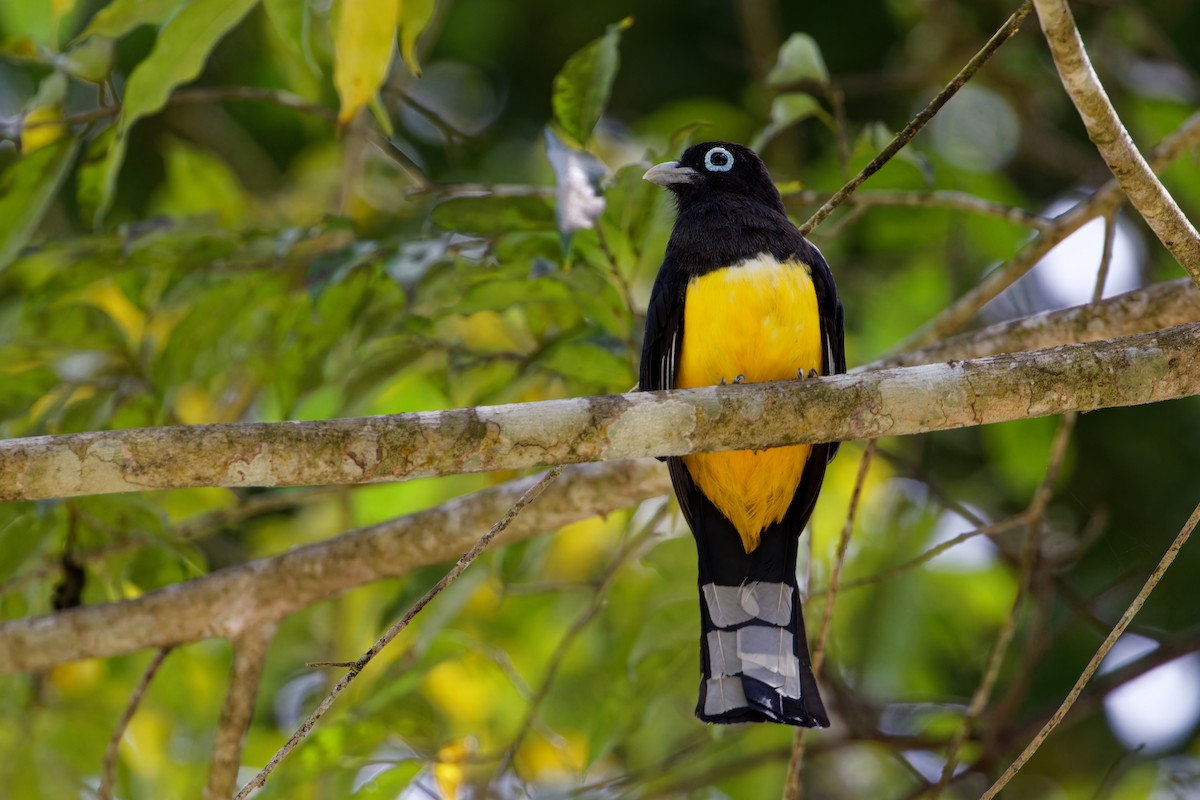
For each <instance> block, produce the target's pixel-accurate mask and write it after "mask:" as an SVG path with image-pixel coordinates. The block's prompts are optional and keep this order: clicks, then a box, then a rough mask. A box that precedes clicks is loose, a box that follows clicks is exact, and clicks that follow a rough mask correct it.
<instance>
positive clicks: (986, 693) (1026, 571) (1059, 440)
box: [929, 415, 1075, 800]
mask: <svg viewBox="0 0 1200 800" xmlns="http://www.w3.org/2000/svg"><path fill="white" fill-rule="evenodd" d="M1074 422H1075V420H1074V417H1073V416H1071V415H1068V416H1067V417H1066V418H1064V419H1063V423H1062V425H1061V426H1059V430H1058V434H1057V435H1056V436H1055V440H1054V442H1053V443H1051V446H1050V457H1049V460H1048V462H1047V465H1046V475H1045V477H1044V478H1043V480H1042V483H1041V484H1040V485H1039V486H1038V489H1037V491H1035V492H1034V495H1033V499H1032V500H1031V502H1030V504H1029V510H1028V511H1027V512H1026V514H1025V520H1024V521H1025V524H1026V526H1027V529H1026V533H1025V542H1024V544H1023V545H1022V547H1021V562H1020V584H1019V585H1018V587H1017V594H1016V596H1015V597H1014V598H1013V603H1012V606H1011V608H1010V609H1009V612H1008V616H1007V617H1005V619H1004V622H1003V623H1002V624H1001V626H1000V631H999V632H998V633H997V635H996V643H995V645H994V646H993V647H992V653H991V656H990V657H989V658H988V663H987V666H986V668H985V669H984V672H983V677H982V678H981V679H980V681H979V685H978V686H977V687H976V689H975V694H974V695H972V697H971V702H970V704H969V705H968V706H967V713H966V714H964V715H963V719H962V722H961V723H959V727H958V730H957V731H956V732H955V735H954V738H953V739H952V740H951V742H950V747H949V748H948V750H947V753H946V763H945V764H944V765H943V768H942V774H941V776H940V777H939V778H938V781H937V783H936V784H934V786H933V788H932V790H931V792H930V795H929V796H930V800H937V798H938V797H940V796H941V794H942V791H944V790H945V788H946V786H948V785H949V783H950V779H951V778H952V777H953V776H954V772H955V769H956V768H957V767H958V758H959V753H960V752H961V750H962V746H963V744H964V743H965V742H966V740H967V737H968V736H970V734H971V729H972V727H973V726H974V724H975V722H976V721H977V720H978V719H979V718H980V717H981V716H982V715H983V712H984V709H985V708H986V707H987V703H988V700H989V698H990V697H991V694H992V689H993V688H994V687H995V685H996V681H997V680H999V678H1000V668H1001V667H1002V666H1003V664H1004V657H1005V655H1007V653H1008V648H1009V645H1010V644H1012V639H1013V635H1014V634H1015V633H1016V629H1017V618H1018V616H1019V615H1020V612H1021V606H1022V605H1023V604H1024V602H1025V597H1026V595H1028V593H1029V590H1030V587H1031V586H1032V585H1033V576H1034V569H1035V565H1036V563H1037V559H1036V555H1037V543H1038V532H1039V530H1040V529H1041V522H1042V515H1043V514H1045V511H1046V507H1047V506H1048V504H1049V502H1050V497H1051V496H1052V494H1053V491H1054V484H1055V482H1056V481H1057V480H1058V470H1059V467H1060V465H1061V464H1062V459H1063V454H1064V453H1065V451H1066V446H1067V442H1068V441H1069V440H1070V436H1071V431H1072V430H1073V429H1074V427H1075V425H1074Z"/></svg>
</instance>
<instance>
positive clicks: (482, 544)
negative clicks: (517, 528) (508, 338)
mask: <svg viewBox="0 0 1200 800" xmlns="http://www.w3.org/2000/svg"><path fill="white" fill-rule="evenodd" d="M561 472H562V467H561V466H557V467H554V468H553V469H551V470H548V471H547V472H546V474H545V475H543V476H542V477H541V479H540V480H539V481H538V482H537V483H535V484H534V485H533V486H531V487H529V489H528V491H526V492H525V494H523V495H521V499H520V500H518V501H517V502H516V503H514V504H513V506H512V508H510V509H509V510H508V513H507V514H505V515H504V518H503V519H501V520H500V521H498V522H497V523H496V524H495V525H493V526H492V527H491V529H490V530H489V531H488V532H487V533H485V534H484V535H483V536H481V537H480V538H479V541H477V542H476V543H475V544H474V545H472V546H471V549H470V550H468V551H467V552H465V553H463V555H462V557H461V558H460V559H458V562H457V563H455V565H454V566H453V567H452V568H451V569H450V571H449V572H447V573H446V574H445V575H444V576H443V577H442V579H441V580H439V581H438V582H437V583H436V584H434V586H433V588H431V589H430V590H429V591H428V592H426V593H425V594H424V595H423V596H422V597H421V599H420V600H418V601H417V602H416V603H415V604H414V605H413V607H412V608H410V609H409V610H408V612H407V613H405V615H404V616H403V617H401V618H400V619H399V620H397V621H396V622H395V623H394V624H393V625H392V627H390V628H388V630H387V632H386V633H385V634H383V636H381V637H379V639H378V640H377V641H376V642H375V644H373V645H371V648H370V649H369V650H367V652H365V653H363V654H362V656H361V657H360V658H359V659H358V660H357V661H355V662H354V663H353V664H351V665H350V669H349V671H348V672H347V673H346V674H345V675H344V676H342V679H341V680H339V681H338V682H337V685H335V686H334V687H333V689H332V690H331V691H330V692H329V694H327V695H326V696H325V699H323V700H322V701H321V703H320V705H318V706H317V707H316V708H315V709H313V712H312V713H311V714H309V716H308V719H306V720H305V721H304V724H303V725H301V726H300V728H299V729H298V730H297V731H296V732H295V733H293V734H292V738H290V739H288V741H287V743H286V744H284V745H283V747H281V748H279V750H278V752H276V753H275V755H274V756H272V757H271V760H270V761H268V762H267V765H266V766H265V767H263V768H262V769H261V770H260V771H259V773H258V774H257V775H255V776H254V778H253V779H251V780H250V782H249V783H247V784H246V785H245V786H243V787H242V790H241V791H240V792H238V793H237V795H236V797H235V798H234V800H244V798H245V797H246V796H247V795H249V794H250V792H252V791H254V790H255V789H257V788H258V787H260V786H262V785H263V784H264V783H265V782H266V780H267V776H269V775H270V774H271V773H272V772H274V771H275V768H276V767H278V766H279V764H280V762H282V761H283V759H285V758H287V756H288V754H289V753H291V752H292V750H293V749H294V748H295V747H296V745H298V744H299V743H300V742H302V741H303V740H304V738H305V737H306V736H308V733H309V731H311V730H312V729H313V727H314V726H315V725H316V724H317V722H318V721H320V719H321V717H323V716H325V712H326V711H328V710H329V708H330V706H332V705H333V701H334V700H336V699H337V696H338V695H339V694H341V693H342V691H343V690H344V689H345V688H346V687H347V686H349V685H350V682H351V681H353V680H354V679H355V678H356V677H358V675H359V673H360V672H362V670H363V668H364V667H366V666H367V664H369V663H370V662H371V660H372V659H373V658H375V656H377V655H379V653H380V652H381V651H382V650H383V648H385V647H387V646H388V644H390V643H391V641H392V640H393V639H395V638H396V637H397V636H398V635H399V634H400V632H401V631H403V630H404V629H405V628H407V627H408V625H409V623H410V622H412V621H413V619H414V618H416V616H417V614H419V613H421V610H422V609H424V608H425V606H427V605H428V604H429V602H430V601H431V600H433V598H435V597H437V596H438V595H439V594H441V592H442V591H443V590H444V589H445V588H446V587H447V586H449V585H450V584H451V583H453V582H454V581H455V580H457V579H458V576H459V575H461V574H462V573H463V571H465V570H466V568H467V567H469V566H470V565H471V562H473V561H474V560H475V559H476V558H478V557H479V555H480V554H481V553H482V552H483V551H484V550H485V549H487V546H488V545H489V544H491V542H492V540H493V539H495V538H496V537H497V536H499V535H500V534H501V533H502V532H503V531H504V529H505V528H507V527H508V526H509V524H510V523H511V522H512V521H513V520H514V519H516V518H517V515H518V514H520V513H521V511H522V509H524V508H525V507H526V506H527V505H529V504H530V503H532V502H533V501H534V500H536V499H537V497H538V495H540V494H541V493H542V491H543V490H545V488H546V487H547V486H549V485H550V484H551V483H553V482H554V481H555V479H557V478H558V476H559V474H560V473H561Z"/></svg>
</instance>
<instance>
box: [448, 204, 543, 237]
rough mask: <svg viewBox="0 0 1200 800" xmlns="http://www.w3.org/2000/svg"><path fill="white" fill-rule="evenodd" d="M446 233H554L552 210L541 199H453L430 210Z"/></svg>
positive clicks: (492, 234)
mask: <svg viewBox="0 0 1200 800" xmlns="http://www.w3.org/2000/svg"><path fill="white" fill-rule="evenodd" d="M433 221H434V223H436V224H437V225H440V226H441V227H443V228H445V229H446V230H451V231H458V232H460V233H476V234H479V235H481V236H502V235H504V234H506V233H511V232H513V231H536V230H554V226H555V223H554V207H553V206H552V205H551V204H550V201H549V200H548V199H547V198H543V197H455V198H453V199H450V200H447V201H446V202H444V203H441V204H439V205H438V206H437V208H435V209H434V210H433Z"/></svg>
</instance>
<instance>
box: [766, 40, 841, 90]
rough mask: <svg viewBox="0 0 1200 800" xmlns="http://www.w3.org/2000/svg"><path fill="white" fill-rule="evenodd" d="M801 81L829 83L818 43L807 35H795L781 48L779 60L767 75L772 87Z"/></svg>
mask: <svg viewBox="0 0 1200 800" xmlns="http://www.w3.org/2000/svg"><path fill="white" fill-rule="evenodd" d="M801 81H816V82H818V83H821V84H825V83H828V82H829V70H828V69H827V68H826V66H825V58H824V57H823V56H822V55H821V48H820V46H819V45H818V44H817V41H816V40H815V39H813V37H811V36H809V35H808V34H807V33H799V32H797V33H793V34H792V35H791V36H789V37H788V39H787V41H786V42H784V43H783V46H782V47H780V48H779V60H778V61H776V62H775V66H774V67H772V68H771V72H770V74H769V75H767V83H768V84H770V85H771V86H783V85H786V84H789V83H799V82H801Z"/></svg>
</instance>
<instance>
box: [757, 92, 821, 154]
mask: <svg viewBox="0 0 1200 800" xmlns="http://www.w3.org/2000/svg"><path fill="white" fill-rule="evenodd" d="M809 117H819V118H820V119H821V121H822V122H824V123H825V124H826V125H829V126H830V127H832V126H833V120H832V119H831V118H830V116H829V113H828V112H827V111H826V110H825V109H824V108H822V107H821V104H820V103H818V102H817V100H816V99H815V98H814V97H813V96H812V95H810V94H805V93H804V92H789V93H787V94H781V95H779V96H778V97H776V98H775V100H774V101H773V102H772V103H771V121H770V123H768V124H767V126H766V127H765V128H763V129H762V131H761V132H760V133H759V134H758V136H756V137H755V138H754V141H753V142H752V143H751V144H750V147H751V148H752V149H754V150H761V149H762V148H763V147H764V146H765V145H766V143H767V142H769V141H771V140H772V139H774V138H775V137H776V136H778V135H779V133H780V131H782V130H784V129H785V128H787V127H789V126H791V125H795V124H796V123H797V122H800V121H801V120H805V119H808V118H809Z"/></svg>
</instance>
